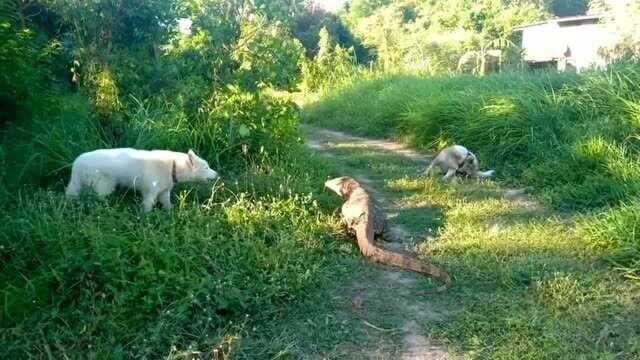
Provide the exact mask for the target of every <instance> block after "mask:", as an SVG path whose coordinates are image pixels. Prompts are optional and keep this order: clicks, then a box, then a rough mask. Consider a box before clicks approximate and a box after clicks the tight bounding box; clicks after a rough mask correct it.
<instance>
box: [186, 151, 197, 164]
mask: <svg viewBox="0 0 640 360" xmlns="http://www.w3.org/2000/svg"><path fill="white" fill-rule="evenodd" d="M187 155H189V164H190V165H191V166H193V165H194V164H195V159H196V158H197V155H196V153H194V152H193V150H191V149H189V151H188V152H187Z"/></svg>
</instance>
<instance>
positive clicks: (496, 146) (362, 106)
mask: <svg viewBox="0 0 640 360" xmlns="http://www.w3.org/2000/svg"><path fill="white" fill-rule="evenodd" d="M639 84H640V67H639V66H638V65H625V66H617V67H613V68H612V69H610V70H608V71H605V72H593V73H586V74H583V75H566V74H549V73H529V74H499V75H491V76H487V77H483V78H474V77H470V76H461V77H439V78H438V77H437V78H418V77H414V76H403V75H394V76H391V75H386V76H374V77H369V78H363V79H361V80H359V81H354V82H351V83H349V84H347V85H344V86H342V87H340V88H338V89H337V90H335V91H331V92H328V93H327V94H326V95H325V96H323V97H321V98H320V99H319V100H317V101H315V102H313V103H310V104H308V105H307V106H306V111H305V121H307V122H308V123H311V124H315V125H319V126H323V127H328V128H334V129H340V130H345V131H348V132H351V133H355V134H360V135H367V136H373V137H392V138H397V139H401V140H403V141H405V142H407V143H409V144H411V145H413V146H416V147H419V148H423V149H428V150H431V151H437V150H438V149H440V148H441V147H443V146H445V145H448V144H453V143H458V144H464V145H465V146H467V147H469V148H470V149H472V150H473V151H474V152H476V154H477V155H478V156H479V158H480V160H481V164H482V166H483V167H487V168H494V169H496V170H497V179H498V180H499V181H500V182H501V183H504V184H507V185H510V186H530V187H532V189H533V191H534V193H535V194H536V195H537V197H538V199H540V200H541V201H543V202H544V203H546V204H549V205H550V206H552V207H553V208H555V209H557V210H561V211H563V212H565V213H573V212H576V211H577V212H579V213H581V214H589V216H592V215H594V214H596V215H595V218H596V219H597V220H594V221H591V220H589V221H588V223H589V224H590V225H589V226H587V228H588V235H586V236H588V237H589V238H590V239H591V243H592V244H594V246H598V247H601V248H607V249H609V250H611V257H609V258H608V259H609V260H611V261H612V262H613V263H614V264H616V265H617V266H618V267H622V268H624V269H626V270H625V271H627V272H629V271H631V272H634V273H636V274H637V271H638V269H639V267H638V260H639V259H640V239H638V237H637V235H636V231H635V230H634V229H636V228H637V226H638V220H637V217H634V216H630V214H633V213H636V212H637V211H638V210H639V207H638V205H637V204H636V203H635V201H634V199H635V197H636V196H637V195H638V194H639V193H640V161H639V155H640V141H639V140H638V139H639V137H638V135H639V134H640V132H639V131H640V129H639V125H638V124H639V122H638V121H639V119H640V112H639V111H638V109H639V108H640V107H639V104H640V103H639V99H640V85H639ZM618 207H620V209H618Z"/></svg>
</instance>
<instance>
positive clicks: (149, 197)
mask: <svg viewBox="0 0 640 360" xmlns="http://www.w3.org/2000/svg"><path fill="white" fill-rule="evenodd" d="M157 199H158V194H156V193H155V192H154V193H151V194H145V195H144V196H143V198H142V210H143V211H144V212H146V213H148V212H149V211H151V210H152V209H153V206H154V205H155V204H156V200H157Z"/></svg>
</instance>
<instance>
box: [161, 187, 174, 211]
mask: <svg viewBox="0 0 640 360" xmlns="http://www.w3.org/2000/svg"><path fill="white" fill-rule="evenodd" d="M158 200H159V201H160V204H162V208H164V209H165V210H171V190H165V191H163V192H161V193H160V195H159V196H158Z"/></svg>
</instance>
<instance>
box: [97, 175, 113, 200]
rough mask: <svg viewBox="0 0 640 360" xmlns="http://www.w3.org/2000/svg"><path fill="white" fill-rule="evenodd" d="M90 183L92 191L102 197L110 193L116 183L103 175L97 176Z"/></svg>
mask: <svg viewBox="0 0 640 360" xmlns="http://www.w3.org/2000/svg"><path fill="white" fill-rule="evenodd" d="M91 185H92V187H93V191H95V192H96V194H98V196H100V197H102V198H104V197H106V196H107V195H109V194H111V193H112V192H113V191H114V190H115V189H116V183H115V182H114V181H113V180H111V179H107V178H105V177H100V178H97V179H96V180H95V181H94V182H93V183H92V184H91Z"/></svg>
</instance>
